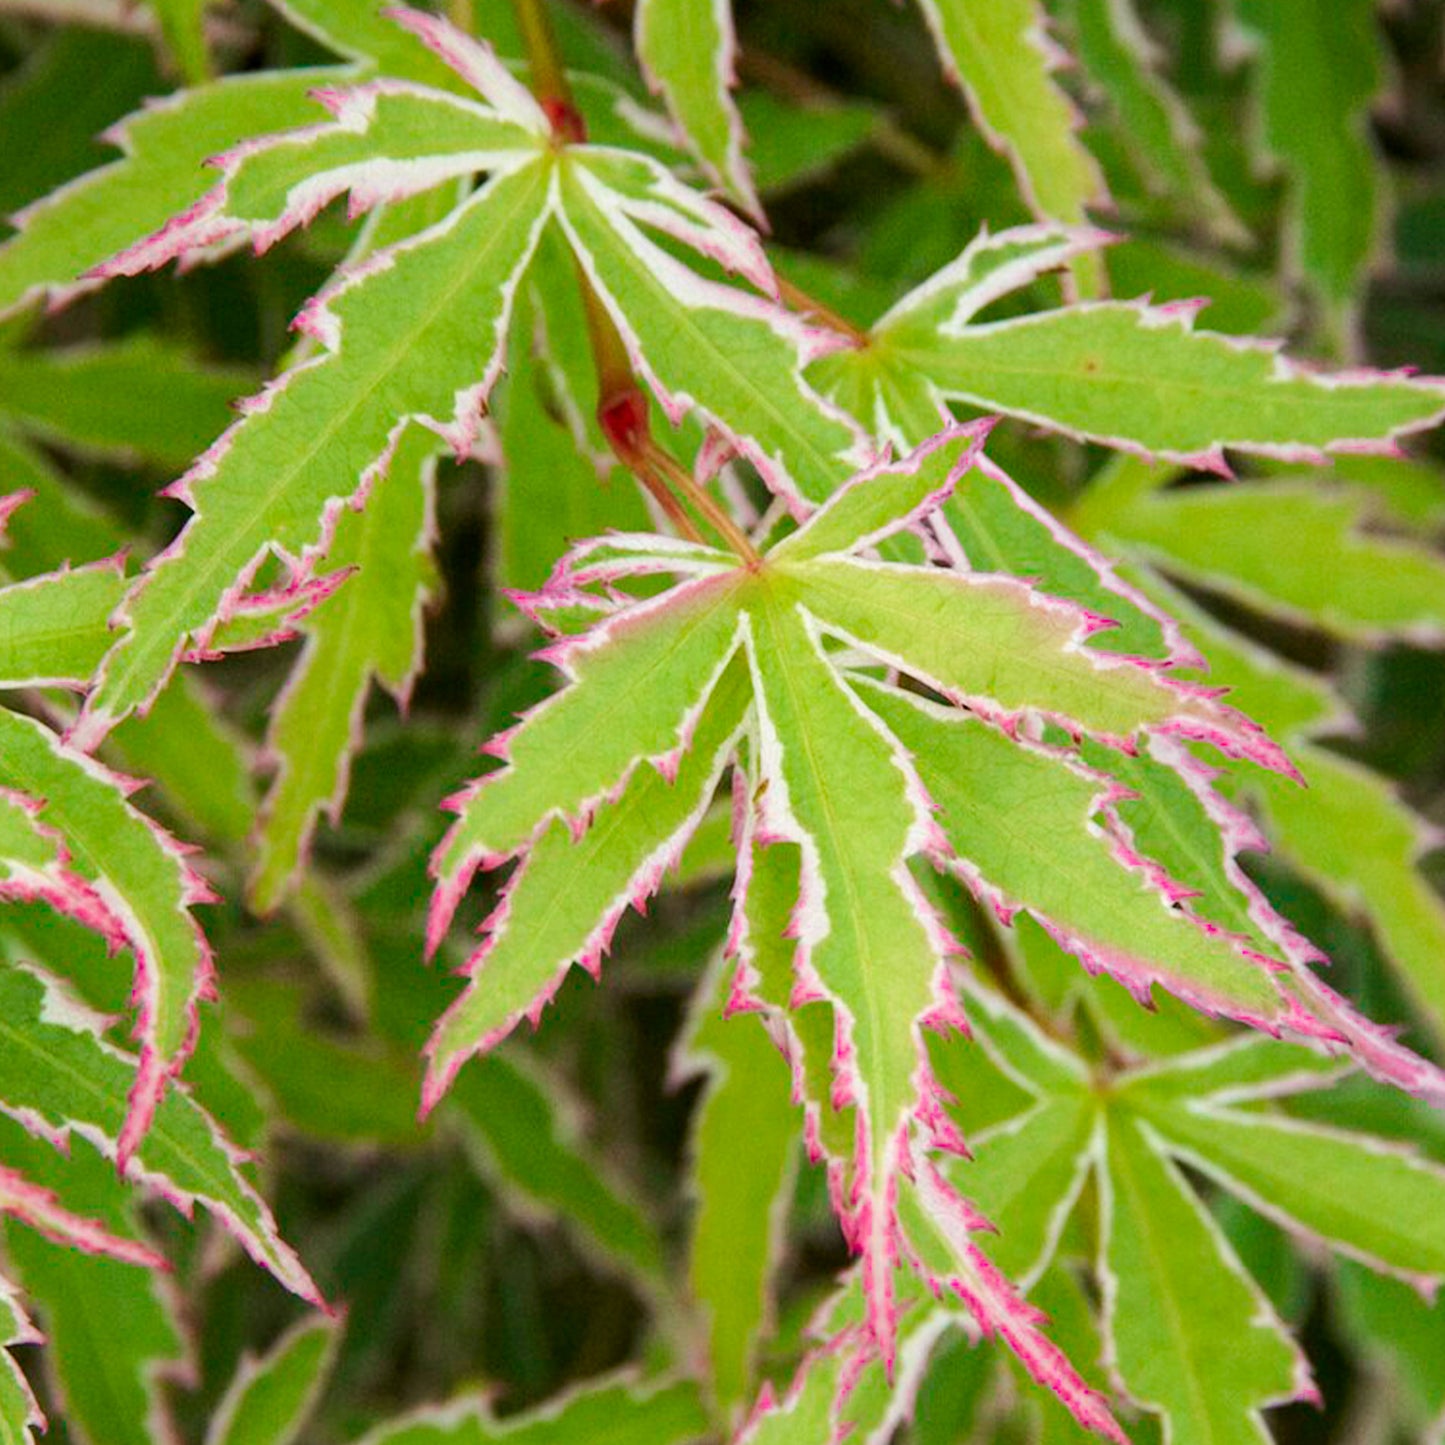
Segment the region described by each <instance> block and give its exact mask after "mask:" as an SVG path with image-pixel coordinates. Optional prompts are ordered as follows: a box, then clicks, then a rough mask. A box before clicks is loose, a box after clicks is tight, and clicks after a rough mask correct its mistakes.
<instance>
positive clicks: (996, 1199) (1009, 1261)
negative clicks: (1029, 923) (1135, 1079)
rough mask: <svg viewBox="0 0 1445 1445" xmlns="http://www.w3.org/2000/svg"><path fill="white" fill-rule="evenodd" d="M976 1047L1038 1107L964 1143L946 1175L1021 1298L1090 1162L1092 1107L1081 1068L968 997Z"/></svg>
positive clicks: (1026, 1026) (978, 994)
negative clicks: (980, 1219) (988, 1236)
mask: <svg viewBox="0 0 1445 1445" xmlns="http://www.w3.org/2000/svg"><path fill="white" fill-rule="evenodd" d="M965 1000H966V1007H967V1009H968V1016H969V1021H970V1023H971V1024H972V1025H973V1028H974V1031H975V1037H976V1039H977V1042H978V1043H979V1044H980V1045H981V1046H982V1047H983V1048H984V1050H985V1051H986V1052H988V1053H989V1055H990V1056H991V1057H992V1058H993V1060H994V1062H995V1063H996V1064H997V1065H998V1066H999V1067H1000V1068H1001V1069H1002V1070H1003V1071H1004V1072H1005V1073H1006V1074H1007V1075H1008V1076H1009V1077H1010V1078H1013V1079H1015V1080H1016V1081H1017V1082H1019V1083H1020V1084H1022V1085H1023V1086H1024V1087H1025V1088H1026V1089H1027V1090H1028V1091H1029V1092H1030V1093H1032V1094H1033V1095H1034V1098H1035V1103H1034V1105H1033V1106H1032V1107H1031V1108H1029V1109H1027V1110H1025V1111H1024V1112H1023V1113H1021V1114H1018V1115H1016V1116H1015V1117H1014V1118H1012V1119H1009V1120H1007V1121H1005V1122H1004V1123H1002V1124H998V1125H995V1126H993V1127H992V1128H989V1129H986V1130H983V1131H981V1132H979V1133H977V1134H974V1135H972V1136H971V1137H970V1139H969V1148H970V1151H971V1152H972V1154H973V1157H972V1158H971V1159H967V1160H959V1161H956V1162H952V1161H951V1162H950V1163H948V1164H946V1165H945V1166H944V1169H943V1173H944V1176H945V1177H946V1178H947V1179H948V1180H949V1181H950V1182H951V1183H952V1184H953V1185H954V1187H955V1188H956V1189H957V1190H958V1191H959V1193H960V1194H962V1195H964V1196H965V1197H966V1198H967V1199H968V1200H969V1201H970V1203H971V1204H973V1205H974V1206H975V1207H976V1208H977V1209H978V1210H979V1211H980V1212H981V1213H982V1214H983V1215H984V1216H985V1217H987V1219H988V1220H989V1222H990V1223H991V1224H993V1225H994V1227H995V1228H996V1229H997V1230H998V1238H997V1239H996V1240H995V1241H992V1242H991V1243H990V1244H989V1245H988V1247H987V1248H988V1253H989V1255H990V1257H991V1258H992V1259H993V1260H994V1262H995V1263H996V1264H997V1265H998V1266H999V1268H1000V1269H1002V1270H1003V1271H1004V1273H1005V1274H1007V1275H1008V1276H1009V1278H1010V1279H1012V1280H1015V1281H1016V1282H1017V1283H1018V1285H1019V1288H1020V1289H1023V1290H1025V1291H1027V1290H1028V1289H1030V1287H1031V1286H1032V1285H1033V1284H1034V1282H1035V1281H1036V1280H1037V1279H1038V1278H1039V1276H1040V1275H1041V1274H1042V1273H1043V1271H1044V1270H1045V1269H1046V1268H1047V1266H1048V1264H1049V1262H1050V1259H1051V1257H1052V1255H1053V1252H1054V1249H1055V1248H1056V1246H1057V1244H1058V1240H1059V1236H1060V1234H1061V1233H1062V1231H1063V1227H1064V1223H1065V1221H1066V1220H1067V1218H1068V1215H1069V1214H1070V1212H1071V1211H1072V1210H1073V1207H1074V1204H1075V1202H1076V1201H1077V1199H1078V1196H1079V1191H1080V1190H1081V1189H1082V1187H1083V1184H1084V1178H1085V1175H1086V1174H1087V1172H1088V1170H1089V1168H1090V1166H1091V1164H1092V1163H1093V1160H1094V1156H1095V1155H1096V1153H1097V1144H1096V1138H1095V1135H1096V1131H1097V1127H1098V1125H1097V1121H1096V1109H1095V1107H1094V1105H1093V1103H1092V1101H1091V1100H1090V1098H1089V1096H1088V1077H1087V1075H1086V1074H1085V1073H1084V1071H1083V1070H1082V1068H1081V1067H1080V1065H1079V1061H1078V1060H1077V1059H1076V1058H1075V1057H1074V1056H1073V1055H1072V1054H1069V1053H1067V1052H1066V1051H1065V1050H1063V1049H1061V1048H1060V1047H1059V1046H1058V1045H1057V1044H1054V1043H1053V1042H1052V1041H1050V1040H1048V1039H1047V1038H1046V1037H1045V1036H1044V1035H1043V1034H1042V1033H1040V1032H1039V1030H1038V1029H1037V1027H1036V1026H1035V1025H1034V1024H1033V1023H1032V1021H1030V1020H1029V1019H1028V1018H1027V1017H1026V1016H1025V1015H1023V1014H1021V1013H1018V1012H1017V1011H1016V1010H1014V1009H1013V1008H1011V1007H1010V1006H1009V1005H1008V1004H1007V1003H1005V1002H1004V1000H1003V999H1001V998H999V997H998V995H996V994H994V993H992V992H990V991H988V990H985V989H983V988H981V987H978V986H974V987H972V988H970V989H969V990H968V992H967V994H966V995H965Z"/></svg>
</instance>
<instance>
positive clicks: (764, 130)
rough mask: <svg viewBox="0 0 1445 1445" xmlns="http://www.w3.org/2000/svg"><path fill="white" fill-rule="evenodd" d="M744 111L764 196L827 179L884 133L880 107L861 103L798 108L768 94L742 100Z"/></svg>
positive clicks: (752, 94) (755, 93)
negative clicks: (863, 147)
mask: <svg viewBox="0 0 1445 1445" xmlns="http://www.w3.org/2000/svg"><path fill="white" fill-rule="evenodd" d="M738 109H739V110H740V111H741V112H742V117H743V126H744V128H745V130H746V131H747V134H748V138H749V141H750V145H749V153H748V159H749V161H750V163H751V166H752V173H753V179H754V182H755V184H756V185H757V188H758V190H759V191H761V192H762V194H763V195H768V194H769V193H774V194H776V193H779V192H783V191H789V190H792V189H794V188H795V187H798V186H805V185H807V184H808V183H809V182H811V181H814V180H817V179H818V178H820V177H822V176H824V175H826V174H827V173H828V172H829V171H831V170H833V169H834V168H835V167H836V166H837V165H838V163H839V162H840V161H842V160H844V159H845V158H846V157H847V156H849V155H851V154H853V152H855V151H856V150H858V149H859V148H860V147H861V146H864V145H866V144H867V143H868V142H869V141H870V140H872V139H873V138H874V137H875V136H877V135H878V134H879V133H880V131H881V130H882V129H883V127H884V118H883V115H882V113H881V112H880V111H879V110H878V109H877V108H876V107H875V106H873V105H870V104H868V103H866V102H863V101H856V100H854V101H836V100H830V101H829V102H828V103H826V104H824V103H821V102H816V101H810V103H808V104H804V105H798V104H795V103H793V102H790V101H785V100H782V99H780V98H779V97H778V96H776V95H773V94H771V93H769V92H768V91H765V90H749V91H745V92H744V93H743V95H742V96H741V97H739V100H738ZM809 259H810V260H811V259H813V258H811V257H810V258H809Z"/></svg>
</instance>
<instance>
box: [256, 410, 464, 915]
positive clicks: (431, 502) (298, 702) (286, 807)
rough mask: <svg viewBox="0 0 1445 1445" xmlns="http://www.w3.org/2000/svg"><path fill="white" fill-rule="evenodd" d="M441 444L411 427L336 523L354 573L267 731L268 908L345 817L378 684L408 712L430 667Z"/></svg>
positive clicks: (309, 642) (263, 868) (262, 897)
mask: <svg viewBox="0 0 1445 1445" xmlns="http://www.w3.org/2000/svg"><path fill="white" fill-rule="evenodd" d="M437 449H438V442H437V439H436V437H435V435H434V434H433V433H431V432H430V431H428V430H426V429H425V428H424V427H419V426H415V425H413V426H410V427H408V428H407V429H406V431H404V432H403V433H402V436H401V439H400V440H399V441H398V442H397V444H396V448H395V450H394V451H393V453H392V457H391V462H390V465H389V466H388V468H387V474H386V476H385V477H382V478H379V479H378V481H377V482H376V484H375V490H374V491H373V494H372V495H371V496H370V497H369V498H368V499H367V504H366V506H365V508H364V509H363V510H361V511H359V512H358V511H345V512H343V513H342V515H341V517H340V518H339V520H338V521H337V524H336V530H335V534H334V536H333V537H332V541H331V546H330V548H329V549H328V550H327V553H326V557H325V561H324V564H323V565H324V566H325V567H326V568H328V569H334V570H336V571H345V572H349V573H351V574H352V575H350V576H348V578H347V579H346V581H345V582H344V583H343V584H342V586H341V588H340V590H339V591H338V592H336V593H334V594H333V595H332V596H330V597H329V598H328V599H327V600H326V601H325V602H323V603H322V605H321V606H320V608H318V609H317V611H316V612H315V613H313V614H312V615H311V616H310V617H308V618H307V620H306V622H305V623H304V624H303V626H302V631H303V634H304V636H305V638H306V642H305V646H304V648H303V651H302V653H301V656H300V658H298V659H297V662H296V665H295V667H294V668H293V670H292V673H291V676H290V678H289V680H288V681H287V684H286V687H285V689H284V690H283V692H282V694H281V696H280V698H279V699H278V701H277V703H276V704H275V705H274V706H273V708H272V712H271V724H270V727H269V729H268V731H267V737H266V752H267V755H268V757H269V759H270V760H272V761H274V763H275V766H276V778H275V781H274V782H273V783H272V785H271V790H270V792H269V794H268V795H267V798H266V801H265V803H264V804H263V807H262V814H261V829H260V836H259V839H258V841H257V849H258V856H257V861H256V868H255V871H254V873H253V874H252V877H251V898H252V902H253V904H254V906H255V907H256V908H257V909H259V910H260V911H262V912H269V911H270V910H272V909H273V908H275V907H276V905H277V904H278V903H280V901H281V900H282V898H284V897H285V896H286V895H287V894H288V893H289V892H290V891H291V889H292V888H293V887H294V885H295V882H296V876H297V874H298V872H299V871H300V870H301V868H302V867H303V866H304V863H305V857H306V853H307V850H308V847H309V844H310V841H311V835H312V832H313V830H314V829H315V826H316V821H317V817H318V815H319V814H320V813H321V812H322V811H325V812H326V814H327V816H328V818H329V819H330V821H331V824H332V826H333V827H334V826H335V825H336V824H337V822H339V820H340V814H341V807H342V804H343V802H344V801H345V797H346V787H347V780H348V773H349V768H350V762H351V756H352V753H353V752H354V751H355V749H356V747H357V745H358V743H359V741H360V734H361V726H362V719H363V717H364V715H365V708H366V701H367V697H368V696H369V694H370V692H371V685H372V682H373V681H375V682H378V683H380V684H381V685H382V686H383V687H385V688H386V689H387V691H388V692H389V693H390V694H391V695H392V697H393V698H395V699H396V702H397V704H398V706H401V707H405V705H406V702H407V699H408V698H409V696H410V694H411V688H412V684H413V682H414V681H415V679H416V675H417V673H418V672H419V671H420V669H421V661H422V659H421V626H422V611H423V609H424V608H425V606H426V603H427V599H428V598H429V596H430V594H431V592H432V591H433V589H434V588H435V586H436V581H437V579H436V571H435V567H434V566H433V563H432V560H431V547H432V543H433V540H434V537H435V532H436V519H435V515H434V514H435V506H436V503H435V496H434V490H435V484H436V461H437V457H436V453H437Z"/></svg>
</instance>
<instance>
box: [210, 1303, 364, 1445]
mask: <svg viewBox="0 0 1445 1445" xmlns="http://www.w3.org/2000/svg"><path fill="white" fill-rule="evenodd" d="M340 1344H341V1327H340V1324H339V1323H338V1322H337V1320H336V1319H334V1318H332V1317H331V1316H328V1315H307V1316H303V1317H302V1318H301V1319H300V1320H298V1321H297V1322H296V1324H295V1325H293V1326H292V1327H291V1328H290V1329H289V1330H287V1331H286V1333H285V1334H283V1335H282V1336H281V1337H280V1339H278V1340H277V1341H276V1343H275V1344H274V1345H272V1346H271V1348H270V1349H269V1350H268V1351H267V1352H266V1353H265V1354H264V1355H262V1356H261V1357H260V1358H259V1359H257V1358H253V1357H249V1356H248V1357H247V1358H246V1359H245V1360H244V1361H243V1362H242V1364H241V1367H240V1369H238V1370H237V1371H236V1373H235V1375H234V1376H233V1377H232V1379H231V1382H230V1384H228V1385H227V1386H226V1392H225V1394H224V1395H222V1396H221V1400H220V1403H219V1404H218V1405H217V1406H216V1409H215V1413H214V1414H212V1416H211V1422H210V1424H209V1425H208V1426H207V1428H206V1445H291V1442H292V1441H294V1440H296V1439H297V1438H298V1437H299V1436H300V1433H301V1431H302V1430H303V1429H304V1428H305V1427H306V1422H307V1420H308V1418H309V1417H310V1415H311V1413H312V1411H313V1410H314V1409H315V1408H316V1403H317V1400H318V1399H319V1398H320V1395H321V1391H322V1390H323V1389H324V1388H325V1386H326V1377H327V1376H328V1375H329V1374H330V1373H331V1367H332V1364H333V1363H334V1361H335V1358H336V1351H337V1349H338V1347H339V1346H340Z"/></svg>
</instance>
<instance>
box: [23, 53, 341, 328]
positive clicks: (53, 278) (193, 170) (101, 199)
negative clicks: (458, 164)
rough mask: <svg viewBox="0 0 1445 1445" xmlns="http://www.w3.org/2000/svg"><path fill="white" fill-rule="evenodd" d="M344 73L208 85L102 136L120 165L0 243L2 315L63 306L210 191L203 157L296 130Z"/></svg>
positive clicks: (69, 189) (30, 217)
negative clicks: (314, 95)
mask: <svg viewBox="0 0 1445 1445" xmlns="http://www.w3.org/2000/svg"><path fill="white" fill-rule="evenodd" d="M346 78H347V72H346V71H344V70H337V69H331V70H320V69H317V70H286V71H266V72H260V73H257V74H253V75H238V76H233V77H230V78H228V79H226V80H219V81H215V82H213V83H212V84H210V85H204V86H201V87H199V88H198V89H196V90H190V91H183V92H181V93H180V94H178V95H175V96H172V97H171V98H170V99H168V100H166V101H163V102H161V103H160V104H157V105H152V106H150V107H149V108H148V109H146V110H144V111H142V112H140V113H139V114H137V115H135V116H132V117H131V118H130V119H128V120H126V121H123V122H122V123H121V124H120V125H118V126H117V127H115V128H114V130H112V131H111V132H110V133H109V135H108V137H107V138H108V139H109V140H110V141H111V142H112V143H113V144H115V145H116V146H118V147H119V149H120V150H121V151H122V152H123V155H122V157H121V159H119V160H116V161H112V162H111V163H110V164H109V165H106V166H102V167H101V168H100V169H99V170H95V171H91V172H89V173H88V174H87V175H85V176H82V177H81V178H79V179H78V180H76V181H73V182H71V184H70V185H68V186H64V187H62V188H61V189H60V190H58V191H55V192H53V193H52V194H51V195H49V196H47V197H45V198H44V199H43V200H40V201H37V202H35V203H34V204H33V205H31V206H28V207H27V208H26V209H25V210H24V211H22V212H21V213H20V214H19V215H18V216H16V217H15V218H14V219H15V224H16V226H17V227H18V228H19V232H20V233H19V235H17V236H13V237H11V238H10V239H9V240H7V241H5V242H4V243H3V245H0V315H4V314H5V313H7V312H9V311H11V310H14V309H15V308H16V307H18V306H21V305H24V304H25V303H26V302H28V301H30V300H32V299H39V298H41V297H46V298H48V299H49V300H50V301H51V302H62V301H66V300H69V299H70V298H71V297H73V296H75V295H77V294H79V293H81V292H83V291H85V290H88V289H90V287H91V286H92V285H94V282H92V281H89V280H87V279H84V278H85V277H86V275H87V273H88V272H89V271H90V270H91V268H92V267H95V266H98V265H100V263H101V262H103V261H105V260H106V259H107V258H108V257H110V256H113V255H114V254H115V253H116V252H117V251H121V250H123V249H125V248H126V247H127V246H130V245H131V244H133V243H134V242H135V241H138V240H139V239H140V238H141V237H143V236H147V235H149V234H151V233H152V232H154V231H155V230H157V229H158V228H159V227H160V226H162V225H163V224H164V223H165V222H166V221H167V220H168V219H169V218H170V217H171V216H174V215H175V214H177V213H178V212H180V211H183V210H185V209H186V207H188V206H190V205H192V204H193V203H194V202H196V201H198V200H199V199H200V198H201V197H202V196H203V195H204V194H205V193H206V192H207V191H208V190H209V189H210V188H211V185H212V183H213V182H212V177H211V175H210V173H209V172H207V171H205V170H202V169H201V163H202V162H203V161H204V160H205V159H206V158H207V157H208V156H212V155H215V154H217V153H218V152H220V151H223V150H226V149H228V148H229V147H231V146H234V145H235V144H236V143H237V142H238V141H241V140H243V139H245V138H246V137H249V136H253V135H258V134H261V133H263V132H266V131H277V130H285V129H287V128H289V127H291V126H296V125H302V124H305V123H306V122H308V121H309V120H311V119H312V118H313V116H314V115H315V104H314V102H312V101H311V99H310V98H309V97H310V92H311V90H312V89H313V88H314V87H316V86H318V85H326V84H330V83H335V82H338V81H342V80H345V79H346Z"/></svg>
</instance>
